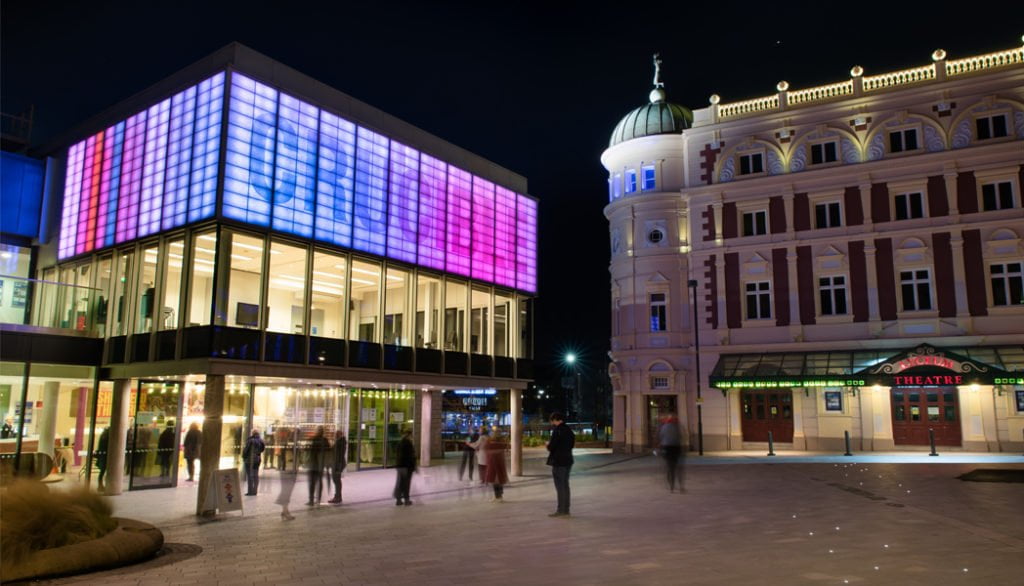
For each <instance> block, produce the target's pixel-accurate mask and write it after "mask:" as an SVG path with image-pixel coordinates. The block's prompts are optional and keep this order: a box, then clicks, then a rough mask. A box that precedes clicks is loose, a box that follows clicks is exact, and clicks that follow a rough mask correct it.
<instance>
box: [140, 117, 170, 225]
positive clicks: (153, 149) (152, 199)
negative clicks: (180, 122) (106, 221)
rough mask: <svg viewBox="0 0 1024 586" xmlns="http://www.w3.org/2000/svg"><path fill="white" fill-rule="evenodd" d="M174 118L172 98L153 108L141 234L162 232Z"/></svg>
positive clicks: (149, 128)
mask: <svg viewBox="0 0 1024 586" xmlns="http://www.w3.org/2000/svg"><path fill="white" fill-rule="evenodd" d="M170 120H171V100H170V99H167V100H164V101H162V102H160V103H159V104H157V105H155V106H153V107H151V108H150V109H149V114H148V115H147V122H146V156H145V159H144V161H145V162H144V164H143V170H142V199H141V200H140V201H139V236H148V235H150V234H156V233H157V232H159V231H160V212H161V210H162V206H161V204H162V202H163V199H164V175H165V170H166V165H167V132H168V127H169V126H170Z"/></svg>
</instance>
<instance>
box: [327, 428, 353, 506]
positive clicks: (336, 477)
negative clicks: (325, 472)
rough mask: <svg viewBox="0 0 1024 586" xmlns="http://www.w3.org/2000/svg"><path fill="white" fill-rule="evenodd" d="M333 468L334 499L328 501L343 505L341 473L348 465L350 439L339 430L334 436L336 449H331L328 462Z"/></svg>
mask: <svg viewBox="0 0 1024 586" xmlns="http://www.w3.org/2000/svg"><path fill="white" fill-rule="evenodd" d="M327 463H328V465H329V466H330V468H331V482H332V483H334V498H332V499H331V500H329V501H327V502H329V503H331V504H332V505H340V504H341V473H342V472H344V471H345V466H347V465H348V439H347V438H346V437H345V432H344V431H342V430H340V429H339V430H338V431H337V433H335V434H334V447H333V448H332V449H331V457H330V458H329V459H328V461H327Z"/></svg>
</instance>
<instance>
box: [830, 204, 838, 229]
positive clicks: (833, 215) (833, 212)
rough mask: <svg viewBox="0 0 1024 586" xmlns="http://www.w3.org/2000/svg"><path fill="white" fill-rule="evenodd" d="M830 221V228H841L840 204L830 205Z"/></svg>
mask: <svg viewBox="0 0 1024 586" xmlns="http://www.w3.org/2000/svg"><path fill="white" fill-rule="evenodd" d="M828 221H829V224H828V225H829V227H830V228H834V227H836V226H839V225H840V224H841V221H840V218H839V204H838V203H833V204H829V207H828Z"/></svg>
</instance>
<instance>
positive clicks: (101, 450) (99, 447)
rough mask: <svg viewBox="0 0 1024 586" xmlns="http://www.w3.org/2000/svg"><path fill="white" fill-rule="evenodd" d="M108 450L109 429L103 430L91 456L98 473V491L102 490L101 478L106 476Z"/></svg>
mask: <svg viewBox="0 0 1024 586" xmlns="http://www.w3.org/2000/svg"><path fill="white" fill-rule="evenodd" d="M109 450H110V428H109V427H105V428H103V433H101V434H100V439H99V442H98V443H97V444H96V451H95V452H93V454H92V456H93V458H95V459H96V469H97V470H99V471H100V476H99V485H98V486H99V490H103V477H104V476H106V475H107V452H108V451H109Z"/></svg>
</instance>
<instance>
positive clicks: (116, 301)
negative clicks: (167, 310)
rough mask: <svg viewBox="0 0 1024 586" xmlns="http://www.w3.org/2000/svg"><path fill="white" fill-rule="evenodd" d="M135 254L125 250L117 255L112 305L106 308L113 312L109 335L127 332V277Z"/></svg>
mask: <svg viewBox="0 0 1024 586" xmlns="http://www.w3.org/2000/svg"><path fill="white" fill-rule="evenodd" d="M134 260H135V254H134V253H131V252H126V253H123V254H121V255H120V256H118V257H117V267H116V269H115V270H116V272H115V273H114V292H113V295H112V296H111V299H112V300H113V305H112V306H111V308H110V309H109V310H108V313H109V312H113V317H112V320H113V321H112V322H111V324H112V325H111V328H110V335H111V336H124V335H127V334H128V307H129V306H130V305H131V304H130V303H129V300H128V290H127V287H128V279H129V277H131V274H132V264H133V262H134Z"/></svg>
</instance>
